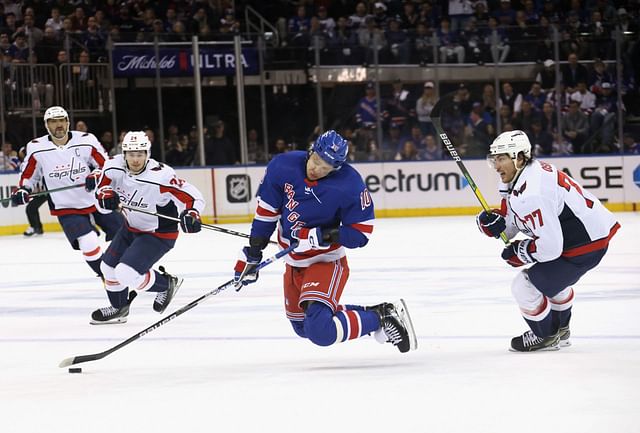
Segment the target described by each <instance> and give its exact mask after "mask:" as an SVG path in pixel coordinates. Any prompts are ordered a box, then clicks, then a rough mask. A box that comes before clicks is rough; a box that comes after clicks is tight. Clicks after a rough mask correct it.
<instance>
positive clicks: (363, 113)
mask: <svg viewBox="0 0 640 433" xmlns="http://www.w3.org/2000/svg"><path fill="white" fill-rule="evenodd" d="M377 107H378V99H377V97H376V87H375V85H374V83H373V82H371V81H369V82H368V83H367V84H366V86H365V95H364V96H363V97H362V98H360V100H359V101H358V105H357V107H356V125H357V126H358V128H360V129H375V128H376V126H377V123H376V122H377V121H376V119H377Z"/></svg>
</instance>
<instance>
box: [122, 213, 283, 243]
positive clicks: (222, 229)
mask: <svg viewBox="0 0 640 433" xmlns="http://www.w3.org/2000/svg"><path fill="white" fill-rule="evenodd" d="M120 207H121V208H123V209H127V210H131V211H134V212H140V213H144V214H147V215H153V216H157V217H160V218H164V219H166V220H170V221H176V222H180V218H176V217H172V216H169V215H163V214H161V213H157V212H150V211H147V210H142V209H137V208H134V207H130V206H127V205H124V204H120ZM201 224H202V227H204V228H205V229H209V230H213V231H216V232H221V233H226V234H228V235H233V236H240V237H241V238H247V239H248V238H249V237H250V236H249V235H248V234H246V233H240V232H237V231H235V230H229V229H225V228H222V227H218V226H213V225H211V224H205V223H201ZM269 243H270V244H277V242H275V241H269Z"/></svg>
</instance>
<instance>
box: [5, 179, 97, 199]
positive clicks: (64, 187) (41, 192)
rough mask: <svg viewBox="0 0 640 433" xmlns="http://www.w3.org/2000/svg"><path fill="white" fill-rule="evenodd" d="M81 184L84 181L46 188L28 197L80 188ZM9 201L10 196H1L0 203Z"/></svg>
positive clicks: (82, 184)
mask: <svg viewBox="0 0 640 433" xmlns="http://www.w3.org/2000/svg"><path fill="white" fill-rule="evenodd" d="M81 186H84V183H79V184H77V185H69V186H63V187H61V188H55V189H48V190H46V191H40V192H34V193H33V194H29V198H31V197H38V196H40V195H45V194H51V193H52V192H59V191H66V190H68V189H73V188H80V187H81ZM10 201H11V197H7V198H3V199H1V200H0V204H5V203H8V202H10Z"/></svg>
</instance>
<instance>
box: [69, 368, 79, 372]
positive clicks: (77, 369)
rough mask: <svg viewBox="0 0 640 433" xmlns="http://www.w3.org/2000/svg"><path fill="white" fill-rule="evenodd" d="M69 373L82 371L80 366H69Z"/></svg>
mask: <svg viewBox="0 0 640 433" xmlns="http://www.w3.org/2000/svg"><path fill="white" fill-rule="evenodd" d="M69 373H82V369H81V368H70V369H69Z"/></svg>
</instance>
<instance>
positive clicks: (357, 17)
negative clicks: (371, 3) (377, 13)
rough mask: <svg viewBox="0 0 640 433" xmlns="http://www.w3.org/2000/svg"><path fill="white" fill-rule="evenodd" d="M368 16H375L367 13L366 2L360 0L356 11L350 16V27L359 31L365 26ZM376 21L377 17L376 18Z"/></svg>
mask: <svg viewBox="0 0 640 433" xmlns="http://www.w3.org/2000/svg"><path fill="white" fill-rule="evenodd" d="M368 18H372V19H374V17H372V16H371V15H369V14H368V13H367V6H366V4H365V3H364V2H358V3H357V4H356V10H355V13H354V14H353V15H351V16H349V27H351V29H353V30H355V31H358V30H360V29H361V28H365V27H366V24H367V19H368ZM374 22H375V19H374Z"/></svg>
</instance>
